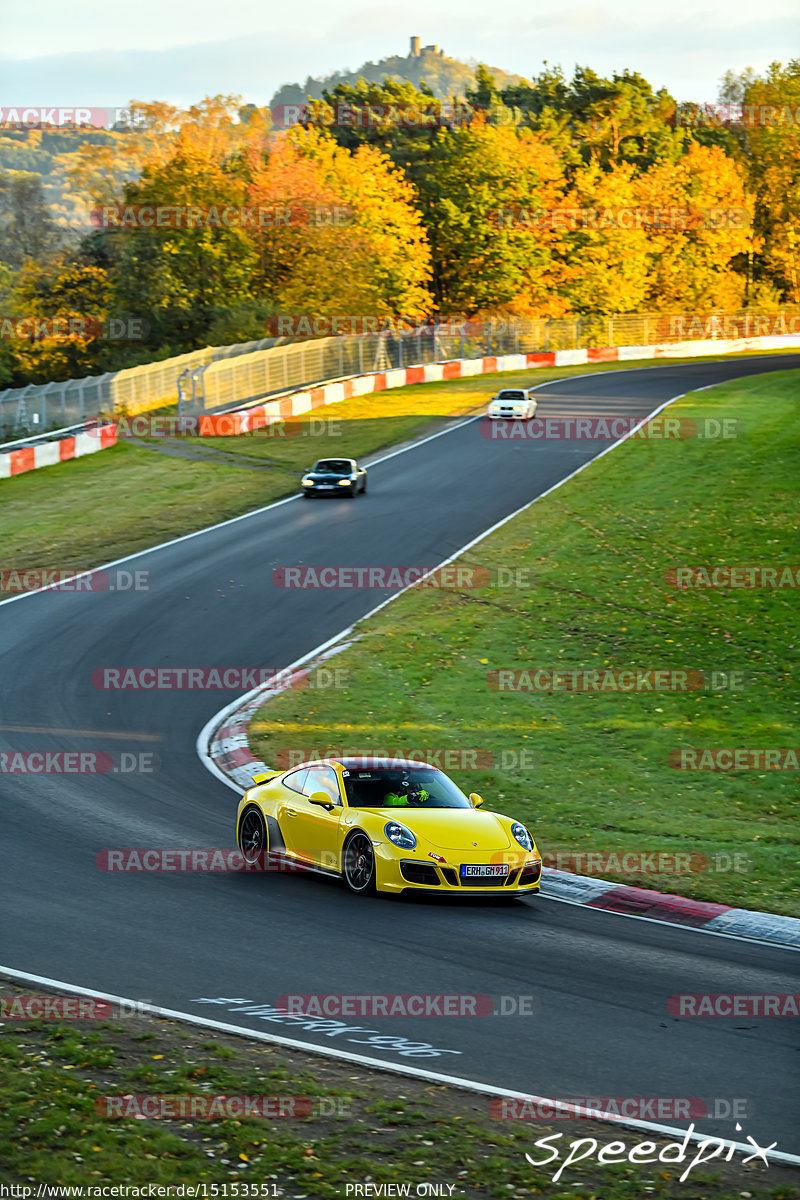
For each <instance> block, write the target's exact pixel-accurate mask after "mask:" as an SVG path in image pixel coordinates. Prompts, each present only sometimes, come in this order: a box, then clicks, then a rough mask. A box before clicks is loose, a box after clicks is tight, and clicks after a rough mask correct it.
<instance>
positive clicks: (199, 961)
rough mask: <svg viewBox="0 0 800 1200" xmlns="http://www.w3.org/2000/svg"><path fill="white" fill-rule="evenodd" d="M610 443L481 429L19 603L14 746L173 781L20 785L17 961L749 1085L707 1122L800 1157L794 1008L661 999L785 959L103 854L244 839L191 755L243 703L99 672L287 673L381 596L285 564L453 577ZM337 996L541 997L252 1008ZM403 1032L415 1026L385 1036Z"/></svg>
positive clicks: (10, 868)
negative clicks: (315, 579)
mask: <svg viewBox="0 0 800 1200" xmlns="http://www.w3.org/2000/svg"><path fill="white" fill-rule="evenodd" d="M790 367H794V368H797V367H800V355H792V356H781V357H780V358H778V359H776V358H774V357H762V358H753V359H750V360H746V361H745V360H734V361H729V362H725V361H719V362H700V363H694V364H689V365H680V366H676V365H669V364H667V365H664V366H658V367H655V368H649V369H644V370H642V369H639V370H626V371H609V372H608V373H601V374H596V375H592V376H588V377H584V378H579V379H567V380H564V381H562V382H559V383H550V384H546V385H544V386H543V387H542V389H541V390H540V393H539V399H540V408H539V415H540V416H542V417H546V416H580V415H595V416H605V417H612V416H635V417H637V418H640V417H644V416H645V415H646V414H647V413H649V412H651V411H652V410H653V409H654V408H656V407H658V406H659V405H660V404H661V403H663V402H664V401H665V400H668V399H670V398H672V397H673V396H675V395H677V394H679V393H683V392H686V391H689V390H692V389H694V388H697V387H702V386H704V385H706V384H711V383H714V382H719V381H722V380H726V379H730V378H734V377H736V376H741V375H747V374H753V373H757V372H761V371H774V370H778V369H787V368H790ZM489 387H490V381H488V380H487V396H488V394H489ZM571 397H576V398H577V399H575V400H573V399H571ZM608 444H609V443H608V442H603V443H597V442H586V441H583V442H553V441H550V442H547V441H539V442H507V441H488V440H486V439H485V438H483V437H481V436H480V432H479V425H478V423H477V422H476V421H472V422H467V423H465V424H463V425H461V426H459V427H458V428H456V429H454V430H452V431H450V432H448V433H446V434H445V435H443V436H441V437H438V438H436V439H434V440H431V441H428V442H426V443H422V444H420V445H419V446H417V447H416V448H412V449H410V450H409V451H407V452H405V453H403V454H401V455H399V456H396V457H394V458H392V459H391V461H389V462H387V463H385V464H384V465H380V464H379V465H377V466H375V467H374V468H373V469H372V470H371V471H370V490H369V494H368V495H367V496H366V497H358V498H357V499H356V500H352V501H351V500H345V499H338V498H337V499H335V500H331V501H324V502H321V501H315V502H311V501H305V500H303V499H302V498H300V497H298V498H297V499H296V501H295V500H292V501H291V502H290V503H284V504H282V505H279V506H277V507H272V508H270V509H266V510H263V511H261V512H258V513H255V514H253V515H252V516H249V517H247V518H245V519H239V520H238V521H235V522H232V523H227V524H226V525H224V526H221V527H219V528H216V529H211V530H209V531H208V532H205V533H203V534H201V535H197V536H193V537H189V538H187V539H184V540H181V541H178V542H175V543H173V544H171V545H166V546H164V547H162V548H160V549H155V550H152V551H148V552H146V553H143V554H141V555H138V556H137V557H136V559H135V560H133V561H131V562H128V563H126V564H125V565H126V567H133V568H137V569H146V570H148V571H152V572H153V573H154V582H153V586H152V587H151V589H150V590H149V591H143V592H133V591H116V592H109V591H102V592H97V593H93V594H70V593H64V592H44V593H39V594H35V595H30V596H27V597H23V598H21V599H19V600H16V601H14V602H11V603H6V604H5V605H4V606H3V608H2V616H0V621H2V630H3V645H4V647H6V648H5V651H4V654H3V660H2V662H3V679H4V684H5V686H4V689H3V693H4V694H3V699H2V705H3V708H2V718H0V726H1V727H2V728H1V729H0V738H1V739H2V748H3V749H5V750H23V751H33V750H38V751H42V750H64V751H75V750H84V751H107V752H110V753H112V754H114V755H119V754H120V753H121V752H127V753H128V754H129V755H132V756H135V755H138V754H139V753H140V752H141V753H152V752H155V753H156V754H158V755H159V757H160V760H161V761H160V767H159V769H158V770H156V771H154V772H153V773H151V774H147V773H138V772H128V773H126V772H120V771H117V772H113V773H108V774H106V775H99V776H98V775H95V776H91V775H74V776H70V775H49V776H36V775H4V776H3V845H4V866H3V875H4V883H5V886H4V889H3V907H4V913H5V920H4V931H3V934H2V949H1V950H0V962H2V964H3V965H5V966H7V967H11V968H14V969H16V970H20V971H26V972H30V973H33V974H36V975H41V976H47V977H49V978H52V979H56V980H61V981H66V982H68V983H71V984H74V985H78V986H82V987H86V988H93V989H97V990H98V991H101V992H110V993H114V994H116V995H120V996H126V997H131V998H134V999H143V1000H148V1001H150V1002H152V1003H155V1004H158V1005H162V1006H164V1007H168V1008H173V1009H178V1010H180V1011H183V1012H190V1013H195V1014H198V1015H201V1016H204V1017H211V1018H215V1019H217V1020H220V1021H227V1022H230V1023H232V1024H235V1025H241V1026H243V1027H246V1028H255V1029H259V1030H260V1031H266V1032H273V1033H275V1034H278V1035H282V1036H286V1037H293V1038H297V1039H299V1040H303V1041H306V1042H313V1043H316V1044H322V1045H325V1046H327V1047H330V1048H336V1047H340V1048H341V1049H344V1050H347V1051H350V1052H351V1053H352V1052H355V1053H361V1054H366V1055H369V1056H371V1057H372V1058H375V1059H380V1060H382V1061H386V1062H391V1063H393V1064H407V1065H409V1066H412V1067H417V1068H424V1069H427V1070H430V1071H437V1072H441V1073H443V1074H446V1075H453V1076H458V1077H461V1078H466V1079H472V1080H476V1081H480V1082H485V1083H490V1084H494V1085H497V1086H499V1087H503V1088H510V1089H519V1090H521V1091H523V1092H529V1093H534V1094H537V1095H543V1096H555V1097H578V1098H580V1097H586V1098H590V1097H624V1096H634V1097H636V1096H641V1097H651V1096H661V1097H698V1098H701V1099H705V1100H706V1102H707V1103H708V1105H709V1108H710V1110H711V1111H712V1113H713V1110H714V1104H715V1100H716V1101H719V1102H720V1103H719V1105H718V1111H720V1112H721V1113H722V1114H723V1115H724V1114H725V1113H728V1112H730V1109H729V1108H726V1104H727V1103H729V1102H731V1101H732V1100H734V1099H740V1100H741V1099H744V1100H746V1101H747V1105H748V1113H749V1115H748V1116H747V1118H746V1119H745V1120H744V1121H743V1122H742V1126H743V1130H742V1132H741V1133H736V1132H735V1130H734V1125H733V1121H731V1120H713V1119H710V1118H709V1119H704V1120H699V1121H698V1122H697V1125H698V1126H699V1128H701V1129H704V1130H706V1131H707V1132H709V1133H710V1134H712V1135H713V1134H719V1135H720V1136H722V1137H726V1138H735V1139H737V1140H738V1139H741V1140H744V1138H745V1137H746V1136H747V1135H748V1134H752V1136H753V1137H754V1138H755V1139H756V1140H757V1141H759V1142H760V1143H761V1144H765V1143H766V1144H769V1143H770V1142H773V1141H775V1140H777V1142H778V1146H777V1149H778V1150H780V1151H784V1152H790V1153H795V1154H796V1153H800V1126H798V1125H797V1124H796V1120H795V1116H794V1115H795V1114H796V1112H797V1111H798V1107H799V1105H798V1102H799V1101H800V1080H799V1075H798V1071H797V1061H798V1057H797V1048H798V1038H797V1024H798V1023H797V1021H796V1020H795V1021H794V1022H793V1021H791V1020H788V1019H774V1018H773V1019H766V1020H763V1019H747V1020H745V1019H741V1018H731V1019H730V1020H727V1019H719V1018H717V1019H694V1020H692V1019H686V1020H677V1019H675V1018H673V1017H671V1016H670V1015H669V1014H668V1011H667V1000H668V997H669V996H671V995H673V994H675V993H681V992H691V993H699V992H734V993H743V992H750V993H753V992H757V993H763V992H767V993H775V992H793V991H798V990H800V988H798V981H797V968H798V966H800V959H798V956H797V955H796V954H795V953H793V952H791V951H789V950H782V949H780V948H770V947H768V946H765V945H760V944H755V943H750V942H746V941H739V940H734V939H729V938H723V937H714V936H710V935H707V934H703V933H700V932H696V931H692V930H689V929H681V928H676V927H674V926H666V925H659V924H656V923H652V922H647V921H640V920H634V919H630V918H625V917H621V916H616V915H613V914H609V913H603V912H599V911H596V910H591V909H586V908H579V907H574V906H570V905H567V904H563V903H559V902H556V901H548V900H544V899H540V900H538V901H525V902H523V903H520V904H518V905H516V906H512V907H504V906H501V907H495V906H486V905H484V904H481V903H480V902H466V903H465V902H463V901H462V902H453V901H451V902H442V901H437V900H434V899H431V900H427V899H425V900H416V899H415V900H414V901H397V900H394V899H385V898H376V899H374V900H367V901H365V900H360V899H358V898H356V897H354V896H351V895H350V894H349V893H347V892H346V891H345V890H344V888H342V887H340V886H338V885H337V884H336V883H335V882H334V881H328V880H324V879H320V878H314V877H308V876H306V877H302V876H287V875H279V874H269V875H238V874H231V875H225V874H191V873H184V874H175V875H170V874H152V875H145V874H141V875H139V874H109V873H104V872H102V871H100V870H98V869H97V868H96V866H95V855H96V854H97V853H98V851H100V850H102V849H104V848H109V847H112V848H115V847H137V848H144V847H170V848H173V847H218V846H219V847H232V846H233V845H234V838H233V817H234V814H235V809H236V796H235V795H234V793H233V792H232V791H231V790H230V789H229V788H227V787H226V786H224V785H223V784H222V783H220V782H219V781H218V780H217V779H215V778H214V777H213V776H212V775H211V774H210V773H209V772H208V771H207V770H206V768H205V767H204V766H203V764H202V763H201V762H200V760H199V759H198V757H197V755H196V752H195V741H196V738H197V735H198V732H199V731H200V729H201V728H202V727H203V725H204V724H205V723H206V722H207V721H208V720H209V719H210V718H211V717H212V715H213V714H214V713H215V712H216V711H217V710H218V709H220V708H221V707H222V706H223V705H224V704H226V703H228V702H230V701H231V700H233V699H234V694H232V693H230V692H220V691H213V692H208V691H207V692H199V691H184V692H178V693H173V692H149V691H147V692H142V691H103V690H98V689H97V688H96V687H95V686H93V683H92V679H91V677H92V672H93V671H95V670H96V669H97V668H102V667H122V666H138V667H143V666H173V667H187V666H194V667H203V666H208V667H222V666H236V667H242V666H245V667H253V668H255V667H270V668H281V667H284V666H286V665H288V664H290V663H292V662H293V661H295V660H296V659H298V658H299V657H300V656H302V655H303V654H306V653H307V652H308V651H310V650H312V649H313V648H314V647H316V646H318V645H319V644H321V643H323V642H324V641H326V640H327V639H328V638H330V637H332V636H333V635H334V634H336V633H337V632H338V631H339V630H341V629H343V628H345V627H346V626H348V625H350V624H351V623H352V622H353V621H355V620H356V619H357V618H359V617H360V616H362V615H363V614H364V613H366V612H367V611H369V610H370V609H372V608H373V607H374V606H375V605H376V604H377V603H379V602H380V600H381V599H383V598H384V597H383V594H382V593H376V592H374V591H362V592H359V591H340V592H322V593H320V592H315V591H307V592H298V591H283V590H279V589H277V588H275V587H274V586H273V585H272V582H271V572H272V570H273V568H274V567H276V566H281V565H295V564H299V563H305V564H314V565H323V564H325V565H328V564H347V565H350V564H353V565H387V564H389V563H397V564H403V565H416V564H423V565H429V566H432V565H434V564H436V563H437V562H439V561H441V560H442V559H444V558H446V557H448V556H449V555H451V554H453V553H454V552H455V551H456V550H457V549H458V548H459V547H460V546H462V545H463V544H465V543H466V542H468V541H470V540H471V539H472V538H474V537H476V536H477V535H478V534H479V533H480V532H481V531H482V530H484V529H486V528H488V527H489V526H491V525H493V524H494V523H495V522H496V521H498V520H500V519H501V518H502V517H504V516H505V515H507V514H508V513H510V512H512V511H514V510H515V509H517V508H519V507H520V506H522V505H524V504H525V503H526V502H528V501H529V500H531V499H533V498H534V497H535V496H537V495H538V494H540V493H541V492H542V491H544V490H546V489H547V488H549V487H551V486H553V485H554V484H555V483H557V482H558V481H559V480H560V479H562V478H563V477H564V476H566V475H568V474H570V473H571V472H572V471H574V470H576V469H577V468H578V467H579V466H580V465H581V464H582V463H583V462H585V461H587V460H588V459H590V458H592V457H594V456H595V454H597V453H598V452H599V451H600V450H602V449H605V448H606V447H607V446H608ZM98 520H102V513H98ZM30 565H32V566H35V565H36V564H30ZM343 695H346V693H343ZM348 711H349V719H353V709H352V707H351V708H350V709H349V710H348ZM356 719H357V716H356ZM20 729H24V730H26V732H21V731H19V730H20ZM122 735H127V736H122ZM127 761H128V762H130V761H131V759H130V758H129V759H128V760H127ZM329 992H330V993H338V992H344V993H354V992H360V993H369V992H400V993H415V992H421V993H436V992H443V993H469V994H473V993H477V994H481V995H485V994H489V995H491V996H493V997H495V999H496V1000H497V998H498V997H500V996H503V995H505V996H518V995H524V996H533V997H534V1001H533V1007H534V1012H533V1014H532V1015H526V1016H497V1017H496V1018H492V1017H491V1016H484V1017H443V1016H442V1017H437V1016H429V1017H417V1018H412V1017H406V1018H403V1019H400V1018H378V1019H372V1018H367V1019H365V1018H359V1017H354V1018H350V1019H346V1021H345V1024H346V1025H347V1028H346V1029H344V1030H342V1029H341V1028H338V1027H332V1026H328V1027H323V1028H317V1029H310V1030H304V1029H302V1028H301V1027H300V1026H295V1025H290V1024H278V1023H271V1022H269V1021H266V1020H265V1017H268V1016H269V1015H270V1014H269V1012H268V1011H267V1010H262V1012H261V1014H260V1015H259V1014H258V1013H246V1012H243V1011H241V1010H242V1008H243V1007H244V1006H243V1004H242V1003H241V1002H242V1001H251V1002H252V1004H253V1005H267V1006H269V1005H274V1004H275V1002H276V1000H277V998H278V997H280V996H283V995H286V994H304V993H329ZM203 999H205V1000H218V999H224V1000H226V1001H227V1002H226V1003H224V1004H208V1003H202V1000H203ZM498 1002H499V1001H498ZM382 1035H386V1037H387V1038H395V1039H399V1040H396V1041H394V1042H384V1043H380V1042H376V1041H375V1040H372V1041H370V1040H369V1039H375V1038H380V1037H381V1036H382ZM403 1039H407V1040H405V1041H404V1040H403ZM420 1044H423V1045H422V1047H420ZM425 1044H427V1045H428V1047H429V1049H427V1050H426V1049H425ZM414 1046H416V1047H417V1049H416V1050H413V1047H414ZM434 1050H435V1051H437V1053H435V1054H434V1053H433V1052H432V1051H434ZM793 1052H794V1053H793ZM487 1104H488V1099H487ZM653 1119H655V1120H658V1117H657V1116H655V1117H654V1118H653ZM665 1123H666V1124H670V1125H681V1124H683V1122H681V1121H680V1120H677V1119H673V1120H667V1121H666V1122H665ZM532 1136H536V1135H535V1134H534V1132H533V1130H532Z"/></svg>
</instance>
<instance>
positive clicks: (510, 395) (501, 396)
mask: <svg viewBox="0 0 800 1200" xmlns="http://www.w3.org/2000/svg"><path fill="white" fill-rule="evenodd" d="M497 398H498V400H524V399H525V393H524V392H499V393H498V396H497Z"/></svg>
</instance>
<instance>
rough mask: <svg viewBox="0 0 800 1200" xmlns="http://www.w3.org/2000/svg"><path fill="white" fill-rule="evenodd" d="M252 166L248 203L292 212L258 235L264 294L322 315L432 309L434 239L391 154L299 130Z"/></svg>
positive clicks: (258, 279)
mask: <svg viewBox="0 0 800 1200" xmlns="http://www.w3.org/2000/svg"><path fill="white" fill-rule="evenodd" d="M253 168H254V169H253V174H252V176H251V183H250V186H249V189H248V202H250V203H252V204H255V205H257V206H258V207H261V208H264V209H266V210H267V211H274V210H275V209H288V210H289V211H290V212H291V214H292V220H291V221H290V222H289V223H288V224H281V225H275V226H273V227H269V226H267V227H266V228H264V229H263V230H259V232H258V234H257V236H256V241H257V247H258V253H259V268H258V270H257V272H256V290H257V292H258V294H259V295H268V294H272V295H273V296H274V298H275V299H276V301H277V302H278V303H279V305H280V307H281V308H282V309H283V310H284V311H301V312H308V313H314V314H318V315H330V314H333V313H342V312H344V313H347V312H357V313H368V314H379V313H395V314H408V315H413V316H416V315H421V314H423V313H426V312H428V311H429V310H430V307H431V296H430V292H429V290H428V280H429V276H430V250H429V247H428V240H427V237H426V234H425V230H424V228H423V226H422V222H421V219H420V215H419V213H418V211H417V209H416V208H415V205H414V192H413V189H412V187H411V185H410V184H409V182H408V181H407V180H406V179H404V177H403V175H402V174H401V173H400V172H399V171H397V170H395V168H394V167H393V166H392V163H391V161H390V160H389V158H388V157H387V156H386V155H385V154H382V153H381V152H380V151H379V150H377V149H375V148H373V147H371V146H367V145H360V146H358V147H357V148H356V149H355V150H354V151H353V152H352V153H348V151H346V150H344V149H342V148H341V147H340V146H339V145H337V143H336V141H335V140H334V139H333V138H331V137H328V136H327V135H325V134H320V133H319V132H317V131H316V130H304V129H299V128H298V129H294V130H292V131H291V132H290V133H289V134H288V135H287V136H286V137H283V138H280V139H277V140H276V142H275V144H274V145H273V147H272V150H271V153H270V154H269V156H268V158H267V159H266V160H262V161H260V162H254V163H253Z"/></svg>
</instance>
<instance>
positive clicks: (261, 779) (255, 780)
mask: <svg viewBox="0 0 800 1200" xmlns="http://www.w3.org/2000/svg"><path fill="white" fill-rule="evenodd" d="M268 779H269V775H254V776H253V783H266V781H267V780H268Z"/></svg>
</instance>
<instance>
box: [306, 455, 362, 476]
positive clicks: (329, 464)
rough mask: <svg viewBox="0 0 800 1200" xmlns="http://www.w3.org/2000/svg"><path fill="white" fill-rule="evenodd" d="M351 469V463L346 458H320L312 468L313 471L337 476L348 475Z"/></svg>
mask: <svg viewBox="0 0 800 1200" xmlns="http://www.w3.org/2000/svg"><path fill="white" fill-rule="evenodd" d="M352 469H353V466H352V463H350V461H349V460H348V459H346V458H321V459H320V460H319V462H318V463H316V465H315V466H314V470H315V471H333V472H334V473H335V474H337V475H348V474H349V473H350V471H352Z"/></svg>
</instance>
